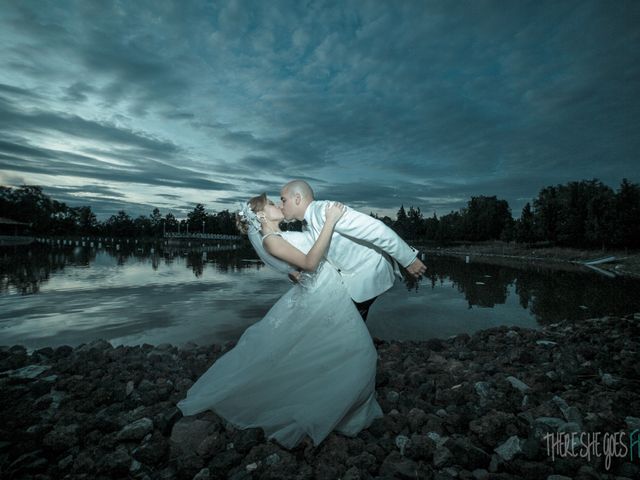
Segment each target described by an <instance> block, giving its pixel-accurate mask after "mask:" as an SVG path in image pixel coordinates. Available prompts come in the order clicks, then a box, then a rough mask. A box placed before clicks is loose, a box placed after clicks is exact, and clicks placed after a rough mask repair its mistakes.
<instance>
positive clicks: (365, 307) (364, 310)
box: [353, 297, 378, 323]
mask: <svg viewBox="0 0 640 480" xmlns="http://www.w3.org/2000/svg"><path fill="white" fill-rule="evenodd" d="M376 298H378V297H373V298H370V299H369V300H365V301H364V302H360V303H358V302H353V303H355V304H356V308H357V309H358V312H359V313H360V316H361V317H362V320H363V321H364V322H365V323H366V322H367V315H369V307H371V305H372V304H373V302H375V301H376Z"/></svg>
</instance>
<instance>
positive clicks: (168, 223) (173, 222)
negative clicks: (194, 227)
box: [164, 213, 178, 233]
mask: <svg viewBox="0 0 640 480" xmlns="http://www.w3.org/2000/svg"><path fill="white" fill-rule="evenodd" d="M164 231H165V232H168V233H173V232H177V231H178V220H177V219H176V217H175V216H174V215H173V213H167V214H166V215H165V217H164Z"/></svg>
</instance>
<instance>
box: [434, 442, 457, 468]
mask: <svg viewBox="0 0 640 480" xmlns="http://www.w3.org/2000/svg"><path fill="white" fill-rule="evenodd" d="M453 460H454V458H453V454H452V453H451V450H449V449H448V448H447V447H443V446H440V447H437V448H436V449H435V451H434V452H433V466H434V467H436V468H443V467H446V466H448V465H451V464H452V462H453Z"/></svg>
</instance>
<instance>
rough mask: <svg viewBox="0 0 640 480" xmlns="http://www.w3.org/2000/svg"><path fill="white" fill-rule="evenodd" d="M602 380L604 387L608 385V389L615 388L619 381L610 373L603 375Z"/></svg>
mask: <svg viewBox="0 0 640 480" xmlns="http://www.w3.org/2000/svg"><path fill="white" fill-rule="evenodd" d="M600 380H601V381H602V383H603V385H606V386H607V387H614V386H616V385H617V383H618V380H617V379H616V378H615V377H614V376H613V375H611V374H610V373H603V374H602V375H601V376H600Z"/></svg>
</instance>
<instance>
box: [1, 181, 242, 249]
mask: <svg viewBox="0 0 640 480" xmlns="http://www.w3.org/2000/svg"><path fill="white" fill-rule="evenodd" d="M0 217H5V218H10V219H12V220H17V221H19V222H25V223H30V224H31V227H30V231H31V232H32V233H33V234H35V235H87V236H91V235H103V236H108V237H161V236H162V235H163V233H164V232H167V233H169V232H185V233H186V232H203V231H204V232H206V233H221V234H228V235H237V234H238V231H237V229H236V227H235V214H234V213H231V212H229V211H228V210H222V211H221V212H218V213H214V214H211V213H207V212H206V211H205V208H204V206H203V205H202V204H197V205H196V207H195V208H194V209H193V211H191V212H189V214H188V215H187V218H186V219H183V220H178V219H177V218H176V217H175V216H174V215H173V214H171V213H167V214H166V215H164V216H163V215H162V214H161V213H160V210H159V209H157V208H154V209H153V211H152V212H151V214H150V215H148V216H147V215H140V216H138V217H136V218H132V217H131V216H129V214H127V213H126V212H125V211H124V210H121V211H119V212H118V213H117V214H116V215H112V216H111V217H109V218H108V219H106V220H105V221H102V222H101V221H98V220H97V218H96V216H95V214H94V213H93V212H92V211H91V207H88V206H86V207H70V206H68V205H66V204H65V203H64V202H59V201H57V200H53V199H51V198H50V197H49V196H48V195H46V194H44V193H43V192H42V188H41V187H39V186H33V185H26V186H23V187H19V188H11V187H2V186H0Z"/></svg>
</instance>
